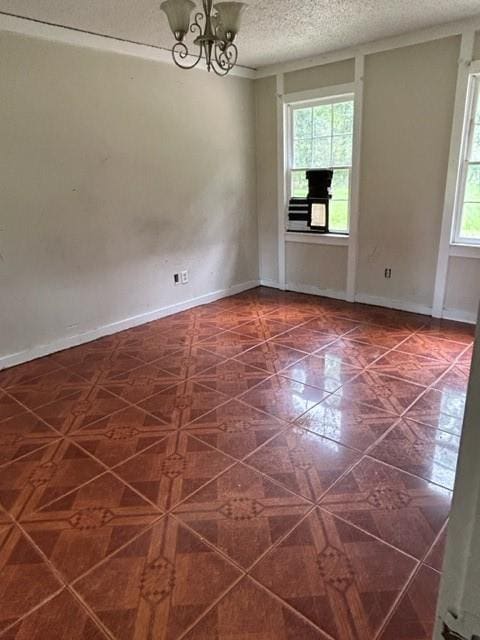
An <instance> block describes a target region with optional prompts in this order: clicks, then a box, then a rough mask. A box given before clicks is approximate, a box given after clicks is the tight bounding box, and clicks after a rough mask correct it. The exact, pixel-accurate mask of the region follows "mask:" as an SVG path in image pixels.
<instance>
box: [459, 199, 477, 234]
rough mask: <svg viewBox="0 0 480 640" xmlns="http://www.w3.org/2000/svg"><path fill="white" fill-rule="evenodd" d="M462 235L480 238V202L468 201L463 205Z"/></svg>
mask: <svg viewBox="0 0 480 640" xmlns="http://www.w3.org/2000/svg"><path fill="white" fill-rule="evenodd" d="M460 235H461V236H462V237H463V238H478V239H480V203H478V202H466V203H465V204H464V205H463V215H462V228H461V230H460Z"/></svg>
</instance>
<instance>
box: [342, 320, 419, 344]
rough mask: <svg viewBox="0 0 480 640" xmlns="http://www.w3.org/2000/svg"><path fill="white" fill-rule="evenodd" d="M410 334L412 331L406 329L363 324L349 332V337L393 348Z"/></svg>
mask: <svg viewBox="0 0 480 640" xmlns="http://www.w3.org/2000/svg"><path fill="white" fill-rule="evenodd" d="M410 335H411V332H410V331H408V330H405V329H391V328H389V327H381V326H376V325H371V324H361V325H359V326H358V327H356V328H355V329H354V330H353V331H351V332H350V333H349V334H348V339H349V340H355V341H359V342H364V343H365V344H372V345H378V346H379V347H385V348H386V349H393V348H394V347H396V346H398V345H399V344H400V343H401V342H403V341H404V340H406V338H408V337H409V336H410Z"/></svg>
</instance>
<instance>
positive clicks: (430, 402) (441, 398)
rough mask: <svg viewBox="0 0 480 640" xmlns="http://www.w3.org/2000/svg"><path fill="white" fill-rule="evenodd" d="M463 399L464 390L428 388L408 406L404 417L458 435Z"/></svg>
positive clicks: (463, 407) (459, 432)
mask: <svg viewBox="0 0 480 640" xmlns="http://www.w3.org/2000/svg"><path fill="white" fill-rule="evenodd" d="M465 399H466V393H464V392H459V391H450V390H449V389H444V390H442V391H439V390H437V389H429V390H428V391H427V392H426V393H425V394H424V395H423V396H422V397H421V398H419V399H418V400H417V402H415V404H414V405H413V406H412V407H411V408H410V410H409V411H408V412H407V413H406V417H407V418H411V419H412V420H416V421H417V422H423V424H427V425H429V426H430V427H434V428H436V429H441V430H442V431H448V432H450V433H453V434H455V435H458V436H459V435H460V434H461V432H462V426H463V414H464V412H465Z"/></svg>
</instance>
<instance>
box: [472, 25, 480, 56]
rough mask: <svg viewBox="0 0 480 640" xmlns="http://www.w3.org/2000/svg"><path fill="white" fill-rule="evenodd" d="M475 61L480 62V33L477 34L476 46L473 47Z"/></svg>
mask: <svg viewBox="0 0 480 640" xmlns="http://www.w3.org/2000/svg"><path fill="white" fill-rule="evenodd" d="M473 59H474V60H480V32H479V31H477V33H476V34H475V44H474V47H473Z"/></svg>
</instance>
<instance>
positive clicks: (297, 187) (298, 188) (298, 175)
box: [292, 171, 308, 198]
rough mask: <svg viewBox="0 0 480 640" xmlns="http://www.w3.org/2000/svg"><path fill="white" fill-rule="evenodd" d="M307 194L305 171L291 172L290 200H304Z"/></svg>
mask: <svg viewBox="0 0 480 640" xmlns="http://www.w3.org/2000/svg"><path fill="white" fill-rule="evenodd" d="M307 194H308V180H307V178H306V177H305V171H292V198H306V197H307Z"/></svg>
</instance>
